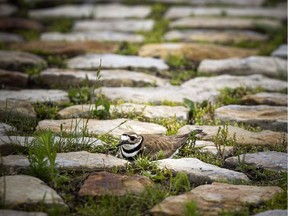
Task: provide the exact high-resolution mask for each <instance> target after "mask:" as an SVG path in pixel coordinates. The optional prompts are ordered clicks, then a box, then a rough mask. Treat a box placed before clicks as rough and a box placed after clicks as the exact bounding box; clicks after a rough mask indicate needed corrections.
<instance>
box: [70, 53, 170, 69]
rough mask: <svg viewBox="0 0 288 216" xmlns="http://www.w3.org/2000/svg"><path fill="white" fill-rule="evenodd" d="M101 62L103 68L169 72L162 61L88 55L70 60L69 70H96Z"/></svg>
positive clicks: (108, 55) (133, 57)
mask: <svg viewBox="0 0 288 216" xmlns="http://www.w3.org/2000/svg"><path fill="white" fill-rule="evenodd" d="M100 61H101V67H102V68H114V69H116V68H120V69H125V68H141V69H153V68H155V69H157V70H167V69H168V65H167V64H166V63H165V62H164V61H163V60H161V59H155V58H150V57H146V58H145V57H139V56H124V55H116V54H86V55H80V56H77V57H75V58H72V59H70V60H68V62H67V65H68V68H77V69H95V68H98V67H99V65H100Z"/></svg>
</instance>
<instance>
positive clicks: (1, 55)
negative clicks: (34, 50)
mask: <svg viewBox="0 0 288 216" xmlns="http://www.w3.org/2000/svg"><path fill="white" fill-rule="evenodd" d="M37 65H38V66H41V65H42V66H45V65H46V62H45V60H44V59H42V58H40V57H38V56H36V55H33V54H31V53H26V52H19V51H7V50H2V51H0V68H2V69H7V70H16V71H23V70H24V69H25V68H29V67H34V66H37Z"/></svg>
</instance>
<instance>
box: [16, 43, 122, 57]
mask: <svg viewBox="0 0 288 216" xmlns="http://www.w3.org/2000/svg"><path fill="white" fill-rule="evenodd" d="M11 48H12V49H15V50H20V51H25V52H36V53H37V52H39V51H40V50H41V53H44V54H53V55H54V54H58V55H66V56H68V57H74V56H76V55H81V54H84V53H88V52H93V53H107V52H108V53H113V52H116V50H117V49H118V45H117V44H113V43H101V42H97V41H83V42H63V41H29V42H25V43H17V44H13V45H11Z"/></svg>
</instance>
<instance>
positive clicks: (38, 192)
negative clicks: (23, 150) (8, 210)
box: [0, 175, 66, 207]
mask: <svg viewBox="0 0 288 216" xmlns="http://www.w3.org/2000/svg"><path fill="white" fill-rule="evenodd" d="M0 192H1V194H5V197H2V198H3V199H4V200H3V202H4V203H5V204H7V205H9V206H17V205H31V204H39V203H41V204H42V205H43V204H44V205H51V204H58V205H61V206H63V207H66V204H65V203H64V201H63V199H62V198H61V197H60V196H59V195H58V194H57V192H56V191H55V190H54V189H52V188H50V187H49V186H48V185H46V184H45V182H43V181H42V180H40V179H38V178H35V177H32V176H27V175H14V176H2V177H0Z"/></svg>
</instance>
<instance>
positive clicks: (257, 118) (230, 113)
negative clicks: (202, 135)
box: [214, 105, 288, 132]
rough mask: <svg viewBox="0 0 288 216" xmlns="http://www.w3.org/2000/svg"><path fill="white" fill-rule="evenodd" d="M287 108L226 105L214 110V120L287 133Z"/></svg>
mask: <svg viewBox="0 0 288 216" xmlns="http://www.w3.org/2000/svg"><path fill="white" fill-rule="evenodd" d="M287 111H288V110H287V107H284V106H282V107H276V106H268V105H258V106H244V105H228V106H223V107H220V108H218V109H216V110H215V112H214V118H215V119H219V120H220V121H222V122H238V123H247V124H252V125H258V126H260V127H262V128H264V129H268V130H277V131H285V132H286V131H287Z"/></svg>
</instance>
